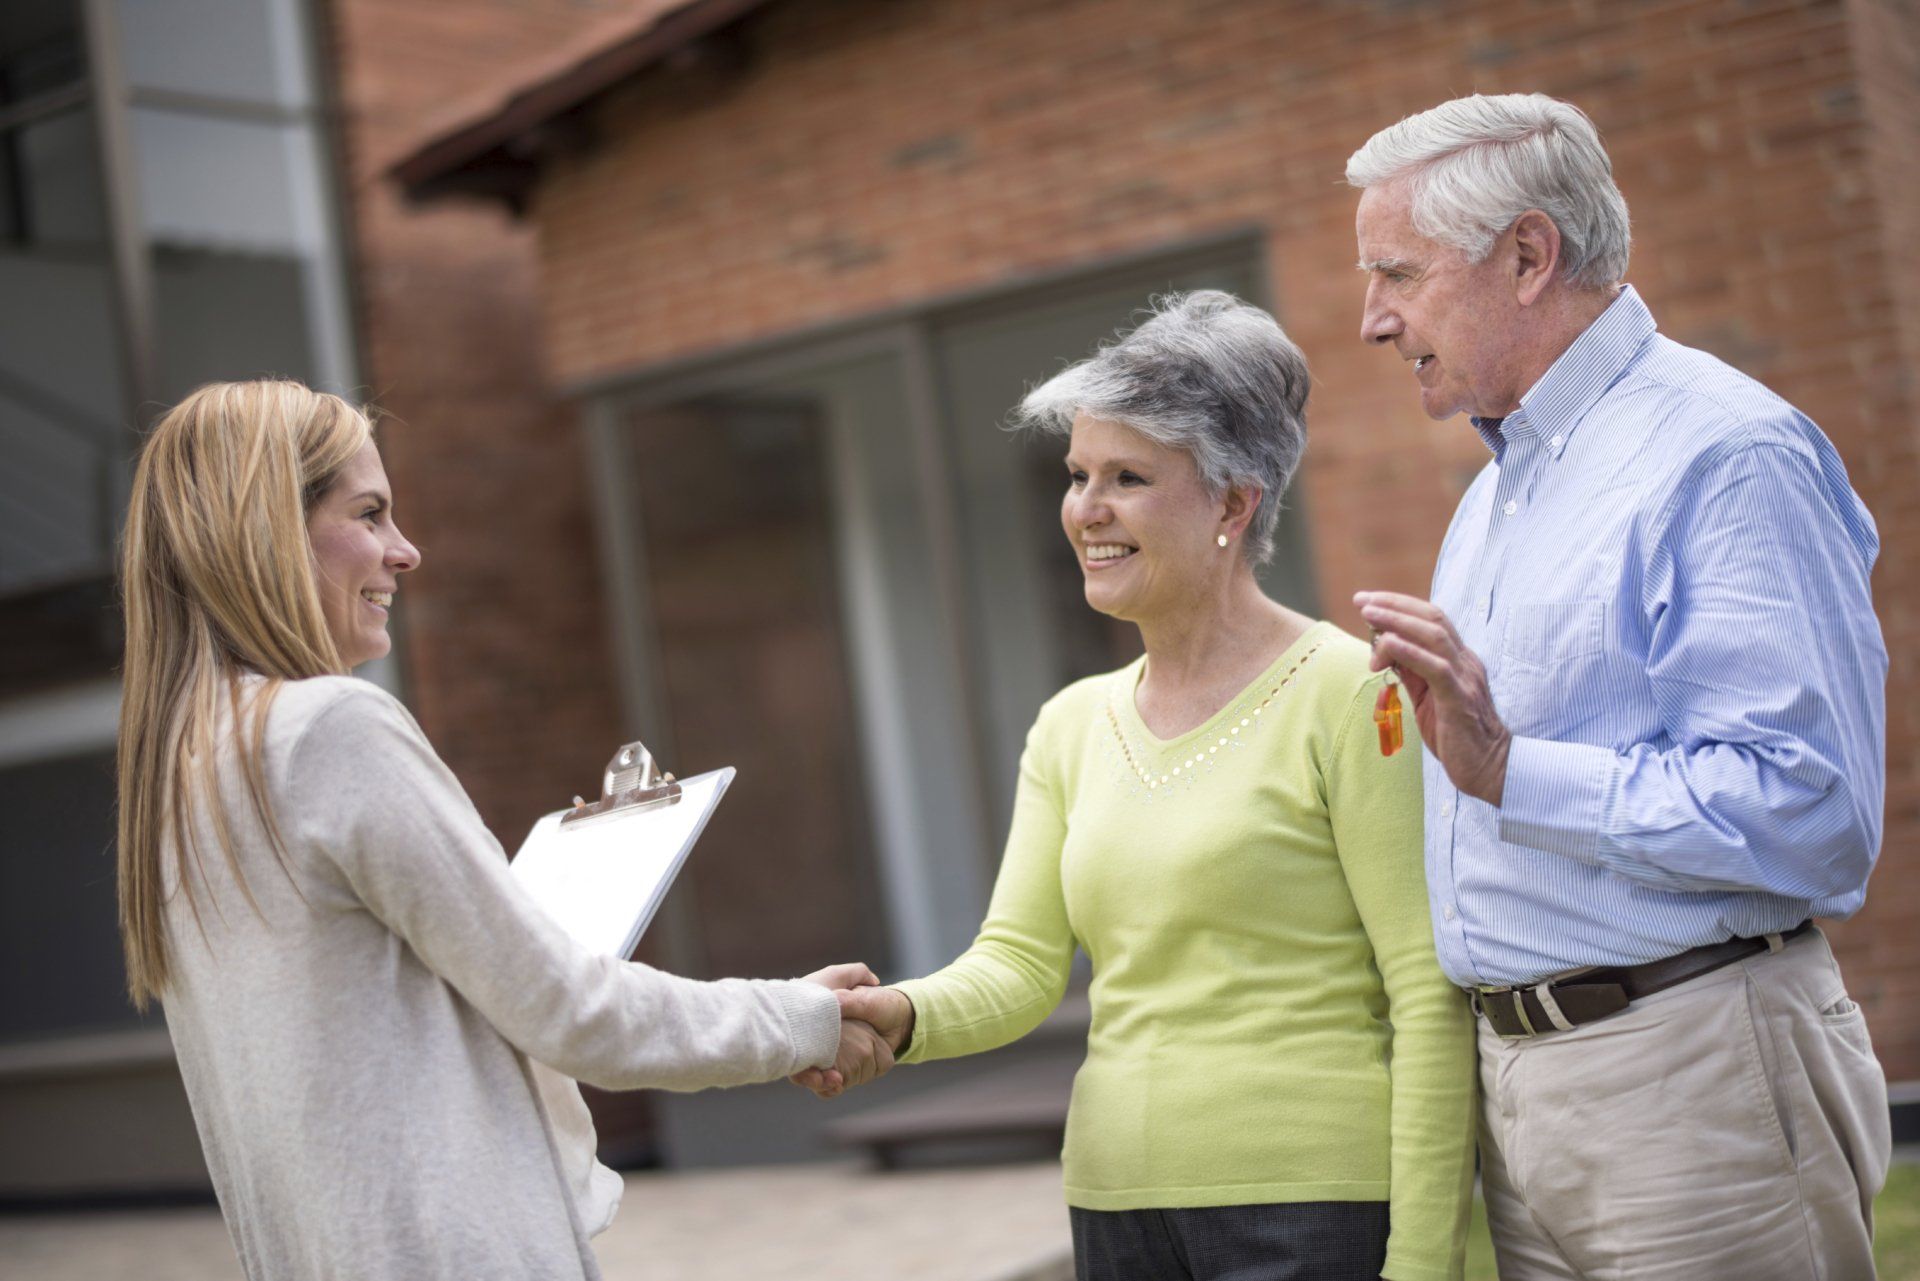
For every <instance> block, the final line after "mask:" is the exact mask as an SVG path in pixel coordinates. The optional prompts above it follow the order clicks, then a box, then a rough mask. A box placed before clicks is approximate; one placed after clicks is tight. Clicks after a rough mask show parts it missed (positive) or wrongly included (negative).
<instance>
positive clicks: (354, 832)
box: [274, 686, 840, 1090]
mask: <svg viewBox="0 0 1920 1281" xmlns="http://www.w3.org/2000/svg"><path fill="white" fill-rule="evenodd" d="M275 782H276V783H277V786H276V787H275V797H274V799H275V801H276V805H275V812H276V817H277V821H278V823H279V826H280V829H281V832H282V834H283V836H284V838H285V839H286V842H287V845H288V848H289V850H290V851H296V852H298V853H299V854H301V855H302V856H304V858H305V859H310V860H312V861H313V862H314V864H315V865H316V866H319V867H321V868H323V869H327V868H331V869H334V870H337V873H338V877H339V879H340V880H341V882H342V883H343V884H344V886H345V887H346V888H347V889H348V891H349V892H350V893H351V895H352V896H353V897H354V898H355V899H357V900H358V902H359V903H360V904H361V905H363V906H364V907H365V909H366V910H367V911H368V912H370V913H372V914H373V915H374V916H375V917H377V918H378V919H379V920H380V921H381V922H383V923H384V924H385V925H386V926H387V927H388V928H389V929H390V930H392V931H393V933H394V934H396V935H397V936H398V937H399V938H400V939H401V940H402V941H404V942H405V943H406V945H407V946H408V947H410V948H412V949H413V951H414V952H415V953H416V954H417V955H418V956H419V957H420V959H421V961H422V962H424V963H425V964H426V966H427V967H428V968H429V969H431V970H432V971H433V972H434V973H435V974H437V975H439V976H440V977H441V978H442V979H443V980H445V981H446V982H447V983H448V984H450V985H451V986H452V987H453V988H454V989H455V990H456V991H457V992H459V994H460V995H461V996H462V997H464V998H465V999H466V1000H467V1002H468V1003H470V1004H471V1005H472V1006H473V1007H474V1008H475V1009H476V1010H478V1011H479V1012H480V1014H481V1015H482V1016H484V1017H485V1018H486V1020H487V1021H488V1022H489V1023H491V1024H492V1025H493V1027H494V1028H495V1029H496V1030H498V1031H499V1033H500V1034H501V1035H502V1036H504V1037H505V1038H506V1039H507V1040H508V1041H509V1042H511V1043H512V1044H513V1045H514V1046H515V1047H516V1048H517V1049H519V1050H520V1051H522V1052H523V1053H525V1054H526V1055H527V1056H528V1057H529V1058H532V1059H535V1060H538V1061H539V1062H541V1063H545V1064H547V1065H548V1066H550V1067H553V1068H556V1069H558V1070H559V1071H561V1072H564V1073H566V1074H567V1075H568V1076H571V1077H574V1078H575V1079H577V1080H580V1081H585V1082H587V1083H588V1084H591V1085H597V1086H601V1087H603V1088H607V1089H637V1088H640V1087H657V1088H662V1089H672V1090H696V1089H701V1088H704V1087H707V1086H719V1085H742V1084H746V1083H749V1082H754V1081H767V1080H773V1079H776V1078H779V1077H782V1076H786V1075H789V1074H791V1073H793V1072H796V1071H798V1070H800V1069H801V1068H804V1067H810V1066H825V1065H827V1064H830V1063H831V1062H832V1061H833V1058H834V1052H835V1049H836V1048H837V1045H838V1042H839V1023H840V1019H839V1007H838V1004H837V1003H836V1001H835V998H834V996H833V994H832V993H831V992H829V991H827V990H826V989H825V988H822V987H819V986H818V985H816V984H812V983H807V982H804V981H780V982H758V981H747V980H742V979H722V980H720V981H718V982H712V983H702V982H695V981H693V980H690V979H684V978H678V977H676V976H673V975H669V974H664V973H661V972H660V971H658V970H655V969H653V968H651V967H650V966H647V965H642V964H639V963H636V962H629V961H622V960H618V959H616V958H614V957H608V956H598V955H595V954H593V953H591V952H589V951H587V950H586V949H585V948H583V947H581V946H580V945H579V944H577V943H575V942H574V941H573V940H572V939H571V938H570V937H569V936H568V935H567V934H566V933H565V932H564V931H563V930H561V929H560V927H559V926H558V925H557V924H555V923H554V922H553V921H552V920H551V919H550V918H548V917H547V915H546V914H545V913H544V912H543V911H541V910H540V908H539V907H538V906H537V905H536V904H535V903H534V902H533V901H532V900H531V899H529V898H528V897H527V896H526V895H525V894H524V893H522V892H521V890H520V888H519V886H518V885H517V884H516V883H515V882H514V880H513V878H512V876H511V874H510V873H509V871H508V867H507V859H506V856H505V854H504V852H503V851H502V850H501V848H500V845H499V843H498V842H496V841H495V840H494V838H493V836H492V834H491V833H490V832H488V831H487V829H486V826H485V825H484V824H483V823H482V822H481V821H480V816H479V814H478V812H476V811H475V810H474V808H473V805H472V803H471V802H470V801H469V800H468V799H467V796H466V793H465V792H464V791H462V790H461V788H460V785H459V783H458V782H457V781H456V780H455V779H454V777H453V775H452V773H451V772H450V771H449V770H448V769H447V767H446V765H445V764H443V763H442V762H441V760H440V758H439V757H438V756H436V755H435V754H434V751H433V749H432V747H431V746H429V745H428V743H427V741H426V738H425V737H424V736H423V735H422V734H421V733H420V729H419V727H418V726H417V725H416V724H414V722H413V719H412V717H410V716H408V715H407V713H406V712H405V710H404V709H403V708H401V707H400V705H399V704H398V703H397V702H395V701H394V700H393V699H392V698H391V697H389V696H388V695H387V694H385V693H384V692H383V691H380V690H377V689H374V688H372V687H370V686H368V687H363V688H359V689H348V690H345V691H343V692H342V693H341V694H340V695H339V696H338V697H336V698H334V699H333V700H332V701H330V702H329V703H328V704H327V705H326V706H324V707H323V708H322V709H321V710H320V711H319V712H318V713H317V714H316V715H315V716H314V718H313V719H312V720H311V721H310V722H309V723H308V725H307V726H306V728H305V730H304V731H303V732H302V733H301V734H300V736H299V738H298V739H297V740H296V741H295V743H294V745H293V747H292V749H291V750H290V751H289V753H288V755H287V758H286V762H285V772H284V775H283V776H282V777H281V778H279V779H277V780H275Z"/></svg>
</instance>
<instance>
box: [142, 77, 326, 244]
mask: <svg viewBox="0 0 1920 1281" xmlns="http://www.w3.org/2000/svg"><path fill="white" fill-rule="evenodd" d="M304 132H305V131H304V128H303V127H301V126H294V125H273V124H259V123H256V122H253V121H246V120H225V119H219V118H215V117H210V116H201V115H195V114H190V113H186V112H177V111H158V110H150V109H136V110H135V111H134V112H133V140H134V153H135V156H136V158H137V163H138V167H139V182H140V204H141V209H142V212H143V214H144V217H145V220H146V226H147V232H148V234H149V235H150V236H152V238H153V239H154V241H155V242H156V243H160V244H169V245H184V246H190V247H194V248H208V249H221V250H237V251H247V252H255V253H285V252H289V251H292V250H295V249H297V248H299V247H300V245H301V236H300V234H299V232H300V229H301V228H302V226H303V225H304V223H305V221H307V220H303V219H297V218H296V217H295V214H294V209H295V204H296V186H295V184H296V181H298V176H297V175H298V169H299V164H298V161H299V159H300V153H299V152H298V150H296V148H297V147H298V146H299V145H300V143H301V141H302V138H303V135H304Z"/></svg>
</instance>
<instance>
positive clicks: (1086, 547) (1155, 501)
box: [1060, 414, 1245, 623]
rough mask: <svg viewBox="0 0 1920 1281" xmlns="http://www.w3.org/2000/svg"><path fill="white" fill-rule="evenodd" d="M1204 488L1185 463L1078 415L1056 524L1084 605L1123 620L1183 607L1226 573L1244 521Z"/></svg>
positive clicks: (1174, 452) (1114, 426) (1136, 436)
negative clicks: (1226, 546)
mask: <svg viewBox="0 0 1920 1281" xmlns="http://www.w3.org/2000/svg"><path fill="white" fill-rule="evenodd" d="M1226 508H1227V504H1226V501H1225V499H1224V498H1221V497H1217V496H1215V495H1213V494H1210V493H1209V492H1208V491H1207V486H1206V482H1205V481H1203V480H1202V479H1201V478H1200V471H1199V468H1197V467H1196V466H1195V465H1194V462H1193V458H1192V456H1191V455H1189V454H1187V453H1186V452H1185V451H1183V450H1178V449H1169V448H1167V447H1166V446H1165V445H1160V444H1156V443H1155V442H1153V441H1151V440H1148V439H1147V438H1146V437H1145V436H1142V435H1141V434H1140V433H1139V432H1137V431H1134V430H1133V429H1132V428H1130V427H1123V426H1121V425H1120V424H1118V423H1112V422H1107V421H1105V420H1104V419H1099V418H1092V417H1089V416H1087V415H1086V414H1082V415H1080V416H1079V417H1077V418H1075V419H1074V420H1073V436H1072V440H1071V443H1070V444H1069V446H1068V449H1067V492H1066V496H1065V497H1064V498H1062V499H1061V502H1060V524H1061V526H1062V528H1064V529H1065V530H1066V532H1067V541H1068V542H1070V543H1072V544H1073V550H1074V552H1075V553H1076V554H1077V555H1078V557H1079V559H1080V571H1081V573H1082V574H1083V575H1084V576H1085V580H1086V584H1085V585H1086V593H1087V604H1089V605H1091V606H1093V607H1094V608H1095V609H1097V610H1099V611H1100V612H1101V613H1103V614H1110V615H1112V616H1113V617H1115V618H1121V619H1125V620H1127V621H1128V622H1132V623H1139V622H1142V621H1143V620H1146V621H1150V620H1152V619H1153V618H1155V617H1157V616H1160V615H1163V614H1165V613H1166V612H1168V611H1171V610H1178V609H1181V608H1183V607H1185V606H1186V605H1187V604H1188V603H1189V602H1190V601H1192V600H1193V599H1194V597H1195V596H1196V594H1198V593H1199V592H1201V591H1203V590H1205V588H1206V586H1207V585H1208V584H1209V583H1210V581H1211V578H1212V576H1214V575H1218V574H1223V573H1227V572H1230V570H1231V568H1232V566H1233V564H1234V563H1235V562H1237V561H1239V560H1240V559H1241V558H1240V557H1239V555H1238V549H1237V548H1235V549H1234V550H1233V551H1232V552H1229V551H1226V550H1222V549H1221V547H1220V545H1219V544H1218V543H1217V542H1216V541H1215V540H1216V538H1217V537H1218V536H1219V535H1220V534H1222V533H1226V534H1228V535H1229V537H1230V538H1232V539H1235V540H1236V541H1237V539H1238V537H1239V534H1240V528H1238V527H1239V526H1244V524H1245V521H1244V519H1241V520H1238V521H1230V520H1229V519H1228V515H1227V510H1226Z"/></svg>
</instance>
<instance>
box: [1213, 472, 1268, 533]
mask: <svg viewBox="0 0 1920 1281" xmlns="http://www.w3.org/2000/svg"><path fill="white" fill-rule="evenodd" d="M1265 496H1266V495H1265V493H1264V492H1263V491H1262V490H1261V488H1260V486H1258V485H1242V484H1238V483H1236V484H1232V485H1228V486H1227V495H1226V499H1225V501H1224V502H1223V503H1222V504H1221V508H1222V510H1221V514H1220V527H1221V532H1222V533H1224V534H1226V535H1227V537H1228V538H1231V539H1234V540H1238V539H1239V538H1240V536H1241V535H1243V534H1245V533H1246V532H1247V526H1248V525H1250V524H1252V523H1253V517H1254V514H1255V513H1256V512H1258V511H1259V510H1260V500H1261V499H1262V498H1264V497H1265Z"/></svg>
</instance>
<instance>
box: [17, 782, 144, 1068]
mask: <svg viewBox="0 0 1920 1281" xmlns="http://www.w3.org/2000/svg"><path fill="white" fill-rule="evenodd" d="M0 851H3V852H0V976H4V977H0V1041H11V1040H21V1039H25V1038H29V1037H40V1036H48V1035H51V1034H54V1033H61V1032H79V1031H93V1030H103V1029H110V1028H116V1027H125V1026H128V1025H130V1024H135V1023H137V1022H138V1016H136V1015H135V1014H134V1013H133V1011H132V1009H131V1008H129V1006H128V1005H127V999H126V995H125V992H126V977H125V970H124V969H123V968H122V966H121V963H120V939H119V930H118V927H117V925H116V923H115V922H116V917H115V906H114V865H113V757H112V753H110V752H102V753H96V754H90V755H87V756H81V757H74V758H71V759H68V760H60V761H44V762H40V763H37V764H33V765H25V766H16V767H14V768H10V769H4V770H0ZM55 957H57V958H58V964H48V960H49V958H55Z"/></svg>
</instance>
